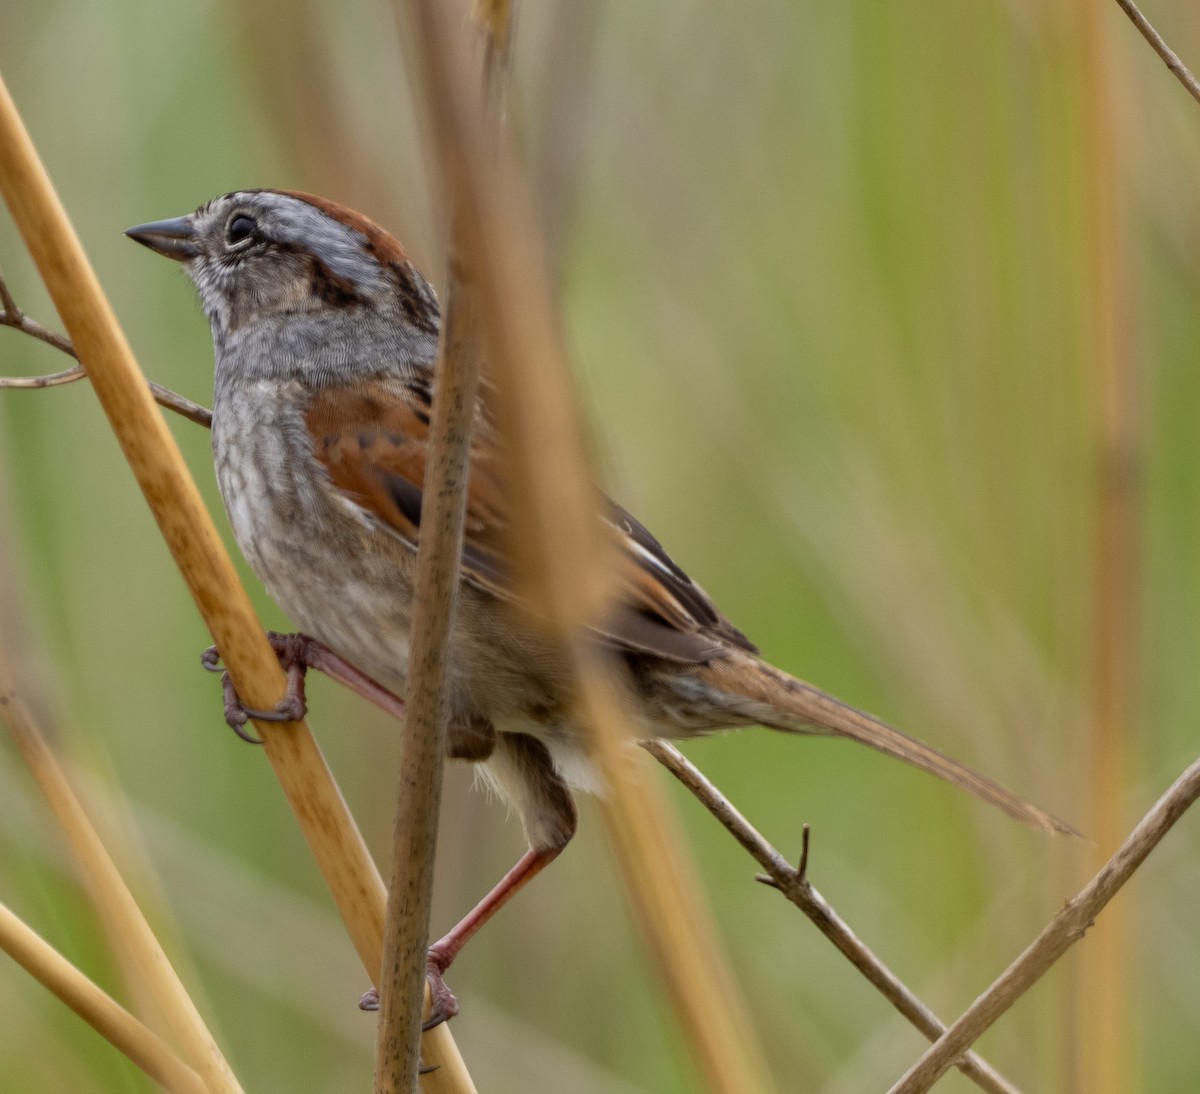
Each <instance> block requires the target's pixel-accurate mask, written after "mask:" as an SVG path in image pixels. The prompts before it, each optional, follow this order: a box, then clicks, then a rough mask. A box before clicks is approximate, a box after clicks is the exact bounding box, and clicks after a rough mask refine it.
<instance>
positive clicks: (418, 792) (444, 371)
mask: <svg viewBox="0 0 1200 1094" xmlns="http://www.w3.org/2000/svg"><path fill="white" fill-rule="evenodd" d="M476 17H477V23H478V30H479V32H480V36H481V39H482V46H483V48H482V50H481V51H480V62H481V67H482V73H481V79H480V81H479V86H480V88H481V89H482V93H483V104H484V111H485V113H486V114H487V116H488V119H489V127H490V128H491V130H492V131H493V132H494V133H497V134H498V133H499V128H500V124H501V120H502V115H503V103H504V97H505V92H506V83H507V78H508V60H509V57H510V50H509V41H510V29H511V26H510V17H511V8H510V6H509V5H508V4H507V3H493V4H491V5H488V6H486V8H485V7H484V6H480V7H479V8H477V10H476ZM459 220H460V217H459V215H458V214H457V213H455V215H454V216H453V218H452V220H451V227H450V260H449V261H448V262H447V264H446V268H447V285H446V291H445V305H444V319H443V326H442V332H441V340H440V344H439V348H438V360H437V365H436V373H435V376H436V379H435V386H434V390H435V391H436V393H437V397H436V398H435V399H434V403H433V409H432V413H431V420H430V424H429V454H428V462H427V465H426V470H425V482H424V484H423V492H422V496H423V498H424V499H425V500H424V502H423V504H422V508H421V539H420V543H419V545H418V548H417V578H416V586H415V591H414V598H413V622H412V636H411V651H410V657H409V674H408V684H407V687H406V690H405V702H406V704H407V711H406V718H405V734H404V741H403V747H402V751H401V761H400V779H399V794H398V797H397V801H396V817H395V832H394V835H393V846H392V870H391V882H390V885H389V889H388V908H387V921H386V924H385V933H384V951H383V970H382V973H381V975H380V980H379V1001H380V1008H379V1009H380V1014H379V1034H378V1039H377V1044H376V1060H375V1089H376V1091H377V1092H379V1094H396V1092H399V1091H404V1090H409V1089H411V1088H412V1085H413V1083H414V1082H415V1080H416V1076H417V1069H418V1063H419V1053H418V1047H419V1043H420V1026H421V1016H422V1002H423V1000H424V999H425V998H426V997H427V992H425V991H424V988H425V969H426V953H427V951H428V949H429V919H430V906H431V904H432V902H433V874H434V862H435V858H436V850H437V826H438V811H439V806H440V803H441V793H442V770H443V766H444V759H445V752H446V717H447V709H446V708H447V680H446V659H447V653H448V645H449V640H450V632H451V630H452V628H453V626H454V615H455V611H456V608H457V602H458V579H459V567H460V564H461V559H462V541H463V520H464V518H465V515H466V503H467V476H468V472H469V465H470V454H471V427H472V423H473V421H474V417H475V406H476V398H477V395H478V391H479V377H480V373H481V371H482V357H483V352H482V345H481V341H480V334H479V308H478V303H477V301H476V291H475V286H474V285H473V284H472V282H471V279H470V269H469V263H468V262H467V261H465V255H464V253H463V249H462V246H461V240H460V238H459V236H460V230H459V227H458V224H459Z"/></svg>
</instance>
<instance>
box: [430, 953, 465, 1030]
mask: <svg viewBox="0 0 1200 1094" xmlns="http://www.w3.org/2000/svg"><path fill="white" fill-rule="evenodd" d="M445 971H446V970H445V968H444V967H443V966H442V963H441V961H439V959H438V956H437V955H436V954H435V953H433V952H432V951H431V952H430V954H429V957H428V959H427V960H426V962H425V979H426V981H427V982H428V984H429V1014H428V1015H427V1016H426V1018H425V1021H424V1022H422V1023H421V1030H422V1032H425V1033H428V1032H429V1030H431V1029H433V1027H434V1026H440V1025H441V1024H442V1023H443V1022H445V1021H448V1020H449V1019H451V1018H453V1017H454V1016H455V1015H456V1014H457V1013H458V997H457V996H456V995H455V994H454V992H452V991H451V990H450V989H449V988H448V987H447V986H446V981H445V980H444V979H443V978H442V974H443V973H444V972H445Z"/></svg>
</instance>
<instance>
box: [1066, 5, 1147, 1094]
mask: <svg viewBox="0 0 1200 1094" xmlns="http://www.w3.org/2000/svg"><path fill="white" fill-rule="evenodd" d="M1106 15H1107V11H1106V10H1105V9H1104V8H1103V7H1102V5H1101V4H1099V3H1097V2H1096V0H1078V26H1079V31H1080V37H1079V50H1080V53H1079V64H1080V78H1081V81H1082V87H1081V89H1080V90H1081V98H1080V111H1081V117H1080V126H1081V146H1080V152H1079V155H1080V158H1081V167H1082V172H1083V178H1084V182H1085V185H1084V188H1083V191H1082V194H1081V201H1082V206H1083V219H1082V229H1083V239H1082V241H1081V248H1082V264H1081V268H1082V270H1083V271H1084V278H1085V281H1084V285H1083V289H1084V294H1083V299H1082V305H1083V312H1082V315H1081V317H1080V322H1081V329H1080V332H1079V344H1080V346H1081V348H1082V351H1083V353H1084V355H1085V358H1084V369H1083V374H1082V375H1083V383H1084V385H1085V388H1084V395H1085V398H1086V399H1087V400H1088V402H1087V405H1086V410H1087V412H1088V413H1089V414H1090V415H1091V422H1090V434H1091V435H1090V438H1089V443H1090V445H1091V447H1092V459H1093V466H1094V467H1095V478H1094V482H1095V503H1094V504H1095V509H1094V516H1093V518H1092V519H1093V522H1094V524H1093V541H1092V558H1091V567H1092V573H1091V581H1092V585H1091V600H1092V604H1091V613H1090V616H1091V626H1092V633H1091V642H1090V646H1091V649H1090V655H1089V656H1090V661H1091V664H1090V666H1089V669H1088V684H1087V686H1088V689H1089V691H1090V696H1089V704H1088V705H1089V709H1090V715H1091V718H1090V728H1091V735H1090V737H1091V739H1090V742H1089V743H1090V756H1091V773H1090V778H1089V779H1088V789H1089V793H1090V795H1091V801H1090V807H1089V809H1088V823H1087V831H1088V833H1089V835H1090V836H1091V837H1092V838H1093V839H1094V840H1095V841H1096V844H1097V854H1098V855H1103V854H1109V853H1111V850H1112V848H1113V847H1115V846H1116V845H1117V844H1118V842H1119V841H1120V840H1121V838H1122V836H1123V834H1124V833H1125V832H1126V831H1127V830H1128V826H1129V822H1128V819H1127V811H1126V806H1125V802H1126V790H1127V787H1128V786H1130V785H1131V784H1132V783H1133V782H1134V781H1135V773H1134V769H1135V765H1136V763H1137V756H1138V739H1139V727H1138V725H1137V717H1138V703H1137V693H1138V676H1139V664H1138V652H1139V641H1138V620H1139V610H1138V609H1139V601H1140V584H1141V583H1140V574H1139V568H1138V539H1139V529H1140V526H1141V517H1142V513H1141V492H1142V476H1143V469H1142V447H1143V443H1142V429H1141V407H1142V391H1141V386H1142V376H1141V370H1140V368H1139V367H1138V365H1139V360H1138V358H1139V347H1138V346H1137V344H1136V340H1135V336H1134V320H1133V302H1132V300H1131V299H1130V291H1129V283H1128V278H1127V276H1126V271H1127V270H1128V269H1129V267H1130V264H1131V261H1132V258H1131V255H1130V253H1129V247H1128V243H1127V240H1126V236H1125V232H1124V225H1123V223H1122V221H1121V212H1120V211H1121V209H1122V208H1123V205H1124V198H1123V195H1122V193H1121V190H1122V187H1123V179H1122V176H1121V174H1120V170H1119V168H1118V163H1119V152H1118V144H1119V142H1120V134H1119V132H1118V125H1119V119H1118V116H1117V110H1116V104H1117V100H1118V94H1117V90H1116V88H1115V86H1114V81H1115V79H1116V78H1117V70H1116V68H1115V67H1114V59H1113V51H1112V49H1111V47H1110V42H1109V38H1108V31H1107V24H1106V21H1105V17H1106ZM1134 911H1135V910H1134V909H1133V908H1132V907H1130V906H1129V904H1128V902H1127V904H1126V905H1125V906H1124V907H1122V908H1121V909H1119V910H1118V912H1117V914H1115V915H1113V916H1111V917H1109V919H1108V921H1107V922H1106V923H1105V925H1104V928H1103V929H1102V930H1101V931H1100V932H1098V935H1097V938H1096V942H1095V947H1094V951H1093V953H1092V956H1091V960H1090V961H1088V962H1087V963H1086V964H1084V965H1082V966H1081V968H1080V970H1079V980H1078V985H1077V988H1078V991H1079V993H1080V998H1079V1006H1078V1007H1077V1008H1075V1012H1076V1015H1077V1016H1078V1017H1077V1021H1078V1022H1079V1025H1078V1027H1077V1035H1076V1038H1075V1045H1076V1048H1077V1056H1076V1061H1075V1069H1074V1070H1075V1075H1074V1077H1073V1079H1074V1082H1075V1083H1076V1084H1077V1085H1078V1087H1079V1088H1080V1089H1083V1090H1087V1091H1089V1092H1091V1094H1121V1092H1123V1091H1126V1090H1128V1089H1129V1085H1130V1083H1131V1082H1132V1080H1133V1077H1134V1075H1136V1074H1137V1073H1138V1071H1139V1069H1138V1066H1137V1063H1136V1060H1135V1055H1136V1049H1135V1043H1134V1038H1133V1037H1132V1036H1131V1031H1132V1030H1133V1029H1134V1028H1135V1022H1134V1019H1133V1015H1134V1013H1135V1012H1136V1010H1137V986H1136V984H1135V982H1134V980H1133V978H1132V975H1131V972H1132V967H1133V960H1134V959H1133V953H1132V946H1133V936H1134V933H1135V932H1134V927H1133V925H1132V921H1131V920H1132V916H1133V914H1134Z"/></svg>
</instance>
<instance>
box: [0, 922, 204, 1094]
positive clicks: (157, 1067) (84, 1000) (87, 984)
mask: <svg viewBox="0 0 1200 1094" xmlns="http://www.w3.org/2000/svg"><path fill="white" fill-rule="evenodd" d="M0 949H2V950H3V951H4V952H5V953H7V954H8V955H9V957H11V958H12V959H13V960H14V961H15V962H17V964H18V965H20V966H21V967H22V968H23V969H24V970H25V971H26V972H28V973H29V975H30V976H32V977H34V979H36V980H37V981H38V982H39V983H40V984H42V985H43V986H44V987H45V988H46V989H47V990H48V991H50V992H51V993H52V994H54V995H56V996H57V997H58V998H59V999H61V1000H62V1001H63V1002H64V1003H66V1005H67V1006H68V1007H70V1008H71V1009H72V1010H73V1011H74V1012H75V1013H76V1014H78V1015H79V1017H80V1018H82V1019H83V1020H84V1021H85V1022H87V1023H88V1025H90V1026H91V1027H92V1028H93V1029H95V1030H96V1032H97V1033H99V1034H100V1036H101V1037H103V1038H104V1039H105V1040H106V1041H108V1042H109V1043H110V1044H112V1045H114V1046H115V1047H116V1048H117V1049H119V1050H120V1051H121V1052H122V1053H124V1054H125V1055H126V1056H127V1057H129V1059H130V1060H132V1061H133V1062H134V1063H135V1064H137V1066H138V1067H140V1068H141V1069H142V1070H143V1071H144V1072H145V1073H146V1074H147V1075H149V1076H150V1077H151V1078H152V1079H154V1080H155V1082H157V1083H160V1084H161V1085H162V1086H164V1087H165V1088H166V1089H167V1090H170V1091H172V1092H178V1094H211V1091H213V1090H215V1089H223V1088H218V1087H211V1086H208V1085H206V1084H205V1082H204V1080H202V1079H201V1078H200V1076H199V1075H198V1074H197V1073H196V1072H195V1071H193V1070H192V1069H191V1068H190V1067H188V1066H187V1064H185V1063H184V1062H183V1061H182V1060H181V1059H180V1058H179V1057H178V1056H176V1055H175V1052H174V1050H172V1048H171V1047H170V1045H168V1044H167V1043H166V1042H165V1041H164V1040H163V1039H162V1038H161V1037H159V1035H158V1034H157V1033H155V1032H154V1031H153V1030H151V1029H149V1028H148V1027H146V1026H144V1025H143V1024H142V1023H141V1022H139V1021H138V1020H137V1019H136V1018H135V1017H134V1016H133V1015H132V1014H130V1013H129V1012H128V1011H127V1010H126V1009H125V1008H124V1007H122V1006H121V1004H120V1003H118V1002H117V1001H116V1000H115V999H113V998H112V996H110V995H109V994H108V993H107V992H105V991H103V990H102V989H101V988H99V987H97V986H96V985H95V984H94V983H93V982H92V981H91V980H89V979H88V978H87V977H86V976H84V975H83V973H81V972H80V971H79V970H78V969H77V968H76V967H75V966H74V965H72V964H71V962H70V961H68V960H67V959H66V958H65V957H63V955H62V954H60V953H59V952H58V951H57V950H56V949H55V948H54V947H53V946H51V945H50V944H49V943H48V942H46V940H45V939H43V938H42V937H41V936H40V935H39V934H38V933H37V932H36V931H34V930H32V929H31V928H30V927H29V926H28V925H27V924H25V923H24V922H22V920H21V919H20V918H19V917H18V916H16V915H14V914H13V913H12V911H11V910H9V908H7V907H6V906H5V905H3V904H0Z"/></svg>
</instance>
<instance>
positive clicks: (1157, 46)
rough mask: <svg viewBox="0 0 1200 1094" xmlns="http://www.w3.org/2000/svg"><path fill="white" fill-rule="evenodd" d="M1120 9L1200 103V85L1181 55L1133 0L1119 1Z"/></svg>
mask: <svg viewBox="0 0 1200 1094" xmlns="http://www.w3.org/2000/svg"><path fill="white" fill-rule="evenodd" d="M1117 5H1118V6H1119V7H1120V9H1121V10H1122V11H1123V12H1124V13H1125V14H1126V15H1128V16H1129V21H1130V22H1131V23H1133V25H1134V26H1135V27H1137V28H1138V30H1139V31H1140V32H1141V35H1142V37H1143V38H1145V39H1146V41H1147V42H1149V43H1150V48H1151V49H1153V50H1154V52H1155V53H1157V54H1158V55H1159V57H1161V58H1162V61H1163V64H1165V65H1166V66H1167V68H1169V69H1170V70H1171V71H1172V72H1173V73H1174V74H1175V78H1176V79H1177V80H1178V81H1179V82H1180V83H1181V84H1183V86H1184V87H1185V88H1187V92H1188V94H1189V95H1191V97H1192V98H1193V99H1195V100H1196V102H1198V103H1200V83H1198V82H1197V81H1196V77H1195V76H1193V75H1192V72H1191V70H1190V69H1189V68H1188V66H1187V65H1185V64H1184V63H1183V62H1182V61H1181V60H1180V59H1179V55H1178V54H1177V53H1176V52H1175V51H1174V50H1173V49H1172V48H1171V47H1170V46H1169V45H1167V43H1166V42H1165V41H1164V39H1163V36H1162V35H1161V34H1159V33H1158V31H1156V30H1155V29H1154V27H1153V25H1152V24H1151V22H1150V20H1149V19H1147V18H1146V17H1145V16H1144V15H1143V14H1142V13H1141V12H1140V11H1139V10H1138V7H1137V5H1136V4H1135V3H1134V2H1133V0H1117Z"/></svg>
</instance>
